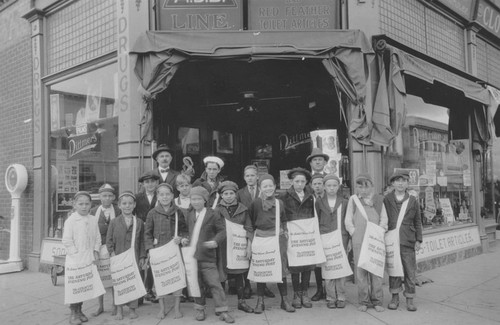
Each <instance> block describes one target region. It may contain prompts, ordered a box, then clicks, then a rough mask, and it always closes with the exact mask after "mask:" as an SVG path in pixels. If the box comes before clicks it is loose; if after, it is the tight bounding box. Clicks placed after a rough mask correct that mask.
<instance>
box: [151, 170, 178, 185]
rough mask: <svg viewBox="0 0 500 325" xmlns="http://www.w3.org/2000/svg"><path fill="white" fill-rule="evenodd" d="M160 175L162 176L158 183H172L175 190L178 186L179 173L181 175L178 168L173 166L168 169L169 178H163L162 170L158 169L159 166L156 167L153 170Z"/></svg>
mask: <svg viewBox="0 0 500 325" xmlns="http://www.w3.org/2000/svg"><path fill="white" fill-rule="evenodd" d="M153 171H154V172H155V173H156V174H157V175H158V176H160V179H159V180H158V183H159V184H161V183H168V184H170V185H172V187H173V188H174V190H176V186H175V179H176V178H177V175H179V174H180V173H179V172H178V171H176V170H173V169H172V168H170V169H169V170H168V173H167V179H163V178H162V177H161V174H160V171H159V170H158V167H156V168H155V169H154V170H153Z"/></svg>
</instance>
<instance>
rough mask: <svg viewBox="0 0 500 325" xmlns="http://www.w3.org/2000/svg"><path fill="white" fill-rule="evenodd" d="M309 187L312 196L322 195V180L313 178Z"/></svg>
mask: <svg viewBox="0 0 500 325" xmlns="http://www.w3.org/2000/svg"><path fill="white" fill-rule="evenodd" d="M311 187H312V189H313V191H314V194H316V195H320V194H322V193H323V190H324V186H323V179H322V178H315V179H313V180H312V181H311Z"/></svg>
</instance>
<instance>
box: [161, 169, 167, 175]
mask: <svg viewBox="0 0 500 325" xmlns="http://www.w3.org/2000/svg"><path fill="white" fill-rule="evenodd" d="M160 173H162V174H163V173H168V169H160Z"/></svg>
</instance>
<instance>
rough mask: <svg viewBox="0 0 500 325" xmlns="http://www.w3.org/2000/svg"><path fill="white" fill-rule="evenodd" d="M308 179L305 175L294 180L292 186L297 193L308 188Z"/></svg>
mask: <svg viewBox="0 0 500 325" xmlns="http://www.w3.org/2000/svg"><path fill="white" fill-rule="evenodd" d="M306 183H307V180H306V177H305V176H304V175H296V176H295V177H294V178H293V180H292V186H293V188H294V189H295V191H297V192H302V191H303V190H304V188H305V187H306Z"/></svg>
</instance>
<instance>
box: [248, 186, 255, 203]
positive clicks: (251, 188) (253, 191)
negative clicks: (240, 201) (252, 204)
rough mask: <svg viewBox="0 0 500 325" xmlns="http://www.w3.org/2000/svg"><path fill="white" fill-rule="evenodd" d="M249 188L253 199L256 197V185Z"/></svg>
mask: <svg viewBox="0 0 500 325" xmlns="http://www.w3.org/2000/svg"><path fill="white" fill-rule="evenodd" d="M248 189H249V190H250V195H251V196H252V200H253V199H255V187H254V186H249V187H248Z"/></svg>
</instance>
